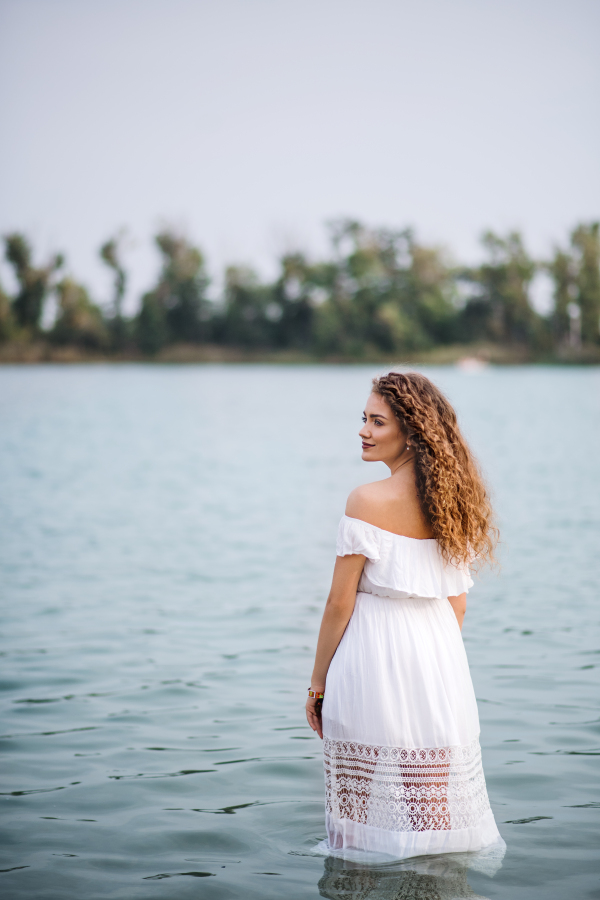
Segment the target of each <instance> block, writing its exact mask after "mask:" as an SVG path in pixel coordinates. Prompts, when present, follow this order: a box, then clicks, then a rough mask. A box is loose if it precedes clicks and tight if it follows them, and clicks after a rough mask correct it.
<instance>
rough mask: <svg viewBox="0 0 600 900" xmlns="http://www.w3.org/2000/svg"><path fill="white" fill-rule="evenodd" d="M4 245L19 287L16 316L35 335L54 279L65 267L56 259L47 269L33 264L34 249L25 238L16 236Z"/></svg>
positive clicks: (15, 301) (14, 303)
mask: <svg viewBox="0 0 600 900" xmlns="http://www.w3.org/2000/svg"><path fill="white" fill-rule="evenodd" d="M4 243H5V256H6V260H7V261H8V262H9V263H10V265H11V266H12V268H13V271H14V273H15V276H16V279H17V282H18V284H19V290H18V292H17V294H16V296H15V297H14V298H13V300H12V312H13V316H14V318H15V321H16V323H17V325H18V326H20V327H21V328H24V329H27V330H29V331H30V332H31V333H35V332H36V331H37V330H38V329H39V325H40V320H41V316H42V309H43V305H44V300H45V299H46V296H47V295H48V292H49V291H50V288H51V280H52V276H53V274H54V272H55V271H56V270H57V269H59V268H60V267H61V266H62V265H63V257H62V256H60V255H57V256H55V257H54V258H53V259H52V260H51V261H50V262H49V263H48V264H47V265H45V266H41V267H36V266H34V265H33V264H32V250H31V245H30V243H29V241H28V240H27V238H26V237H25V236H24V235H22V234H19V233H18V232H13V233H12V234H9V235H7V236H6V237H5V239H4Z"/></svg>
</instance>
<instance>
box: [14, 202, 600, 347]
mask: <svg viewBox="0 0 600 900" xmlns="http://www.w3.org/2000/svg"><path fill="white" fill-rule="evenodd" d="M599 229H600V223H598V222H591V223H582V224H579V225H578V226H577V227H576V228H574V229H573V230H572V232H571V233H570V235H569V237H568V240H567V241H566V242H565V243H564V245H563V246H561V247H556V248H555V250H554V252H553V254H552V255H551V257H550V258H549V259H545V260H536V259H534V258H533V257H532V256H531V255H530V254H529V253H528V251H527V250H526V247H525V244H524V241H523V238H522V236H521V235H520V234H519V233H518V232H511V233H509V234H507V235H504V236H501V235H498V234H495V233H494V232H492V231H487V232H485V233H484V234H483V236H482V239H481V240H482V249H483V262H482V263H481V264H480V265H477V266H463V265H457V264H456V263H454V262H452V261H451V260H449V259H448V258H447V257H446V255H445V253H444V251H443V250H441V249H440V248H438V247H434V246H426V245H424V244H423V243H421V242H420V241H418V240H417V238H416V236H415V234H414V232H413V231H412V230H411V229H404V230H400V231H394V230H389V229H384V228H368V227H366V226H365V225H363V224H361V223H360V222H357V221H352V220H340V221H336V222H334V223H331V224H330V225H329V234H330V251H329V253H328V255H327V258H326V259H322V260H310V259H308V258H307V257H306V256H305V255H304V254H302V253H288V254H286V255H284V256H282V258H281V259H280V261H279V271H278V274H277V276H276V278H275V279H274V280H272V281H268V282H267V281H264V280H261V279H260V278H259V276H258V275H257V274H256V272H255V271H254V270H252V269H251V268H248V267H245V266H229V267H228V268H227V269H226V271H225V273H224V281H223V284H224V287H223V291H222V295H221V296H220V297H219V298H218V299H217V300H215V299H209V294H208V288H209V284H210V279H209V276H208V273H207V267H206V261H205V258H204V255H203V253H202V252H201V250H200V249H199V248H198V247H196V246H194V244H193V243H192V242H190V241H189V239H188V238H187V237H185V236H184V235H182V234H180V233H178V232H176V231H174V230H163V231H161V232H160V233H159V234H157V235H156V237H155V239H154V240H155V245H156V249H157V252H158V253H159V255H160V259H161V266H160V271H159V275H158V279H157V282H156V284H155V285H154V286H153V287H152V288H151V289H150V290H149V291H147V292H146V293H145V294H143V296H142V297H141V298H140V299H139V304H138V311H137V312H136V314H135V315H131V316H127V315H125V314H124V311H123V301H124V297H125V293H126V289H127V281H128V277H127V268H126V264H125V257H126V253H125V246H124V240H123V236H122V235H117V236H116V237H113V238H111V239H110V240H108V241H106V243H104V244H103V245H102V247H101V248H100V250H99V254H100V258H101V259H102V261H103V262H104V263H105V265H106V266H108V268H109V269H110V270H111V272H112V275H113V289H112V296H111V297H109V298H106V299H105V300H104V302H102V303H98V302H94V300H93V299H92V298H91V297H90V294H89V292H88V290H87V289H86V287H84V285H83V284H81V283H80V282H79V281H77V279H75V278H74V277H73V276H72V275H69V274H66V271H65V268H66V264H65V258H64V256H63V255H61V254H58V255H55V256H53V257H52V258H51V259H49V260H48V261H47V262H45V263H41V264H40V263H36V262H35V256H34V251H33V248H32V246H31V243H30V241H29V240H28V239H27V237H26V236H25V235H24V234H21V233H18V232H15V233H11V234H7V235H5V236H4V238H3V241H4V254H5V258H6V261H7V263H8V264H9V265H10V266H11V267H12V270H13V273H14V276H15V283H16V285H17V287H16V290H15V291H14V293H13V295H12V296H9V294H8V293H7V292H6V291H5V290H3V288H2V285H0V342H7V341H19V342H28V341H29V342H31V341H36V340H41V339H43V340H46V341H48V342H52V343H54V344H57V345H71V346H77V347H80V348H83V349H88V350H90V351H101V352H103V353H105V354H115V355H127V354H137V355H140V354H142V355H143V356H145V357H154V356H156V355H157V354H159V353H160V351H161V350H163V348H165V347H168V346H169V345H172V344H182V343H184V344H198V345H205V344H212V345H220V346H224V347H234V348H240V349H243V350H252V351H277V350H294V351H299V352H301V353H304V354H307V355H310V356H315V357H320V358H327V357H331V358H336V357H337V358H347V359H361V358H366V357H368V356H369V355H382V354H401V353H411V352H415V351H422V350H428V349H431V348H434V347H437V346H440V345H451V344H461V345H465V344H476V343H478V342H484V341H485V342H491V343H496V344H499V345H505V346H511V347H521V348H525V349H527V350H528V352H529V353H530V354H531V355H532V356H537V357H538V358H543V357H547V358H551V357H552V356H560V355H561V354H562V355H563V356H569V355H570V356H572V357H573V358H576V357H577V355H578V354H579V355H581V354H582V353H584V352H585V351H586V348H587V350H591V351H593V352H596V350H597V348H598V347H599V346H600V231H599ZM539 272H545V273H546V274H547V275H548V276H549V278H550V279H551V284H552V305H551V309H550V310H549V311H548V312H547V313H546V314H541V313H540V312H538V311H536V309H535V308H534V306H533V304H532V302H531V285H532V281H533V279H534V277H535V276H536V274H537V273H539ZM52 296H53V297H54V299H55V301H56V310H57V312H56V317H55V320H54V321H53V323H52V324H51V325H50V326H48V327H47V328H45V329H44V328H43V326H42V322H43V316H44V306H45V304H46V303H47V302H48V300H49V298H50V297H52Z"/></svg>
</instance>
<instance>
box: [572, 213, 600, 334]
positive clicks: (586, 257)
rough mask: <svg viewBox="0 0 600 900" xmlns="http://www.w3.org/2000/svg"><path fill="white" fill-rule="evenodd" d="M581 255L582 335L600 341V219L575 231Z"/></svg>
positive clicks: (579, 298)
mask: <svg viewBox="0 0 600 900" xmlns="http://www.w3.org/2000/svg"><path fill="white" fill-rule="evenodd" d="M571 243H572V246H573V249H574V251H575V253H576V254H577V257H578V266H577V268H578V271H577V298H576V300H577V303H578V305H579V309H580V311H581V337H582V339H583V340H584V341H587V342H589V343H598V342H599V341H600V222H592V223H591V224H589V225H578V226H577V228H576V229H575V230H574V231H573V233H572V235H571Z"/></svg>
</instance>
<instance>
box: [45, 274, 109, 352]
mask: <svg viewBox="0 0 600 900" xmlns="http://www.w3.org/2000/svg"><path fill="white" fill-rule="evenodd" d="M56 295H57V298H58V315H57V317H56V322H55V324H54V327H53V329H52V331H51V338H52V340H54V341H55V342H56V343H57V344H77V345H79V346H81V347H87V348H89V349H96V350H97V349H100V348H103V347H105V346H106V344H107V340H108V334H107V330H106V326H105V324H104V320H103V317H102V312H101V310H100V309H99V307H98V306H96V305H95V304H94V303H92V301H91V300H90V297H89V294H88V292H87V291H86V289H85V288H84V287H83V285H81V284H78V282H76V281H75V280H74V279H73V278H69V277H67V278H63V279H62V281H60V282H59V283H58V284H57V285H56Z"/></svg>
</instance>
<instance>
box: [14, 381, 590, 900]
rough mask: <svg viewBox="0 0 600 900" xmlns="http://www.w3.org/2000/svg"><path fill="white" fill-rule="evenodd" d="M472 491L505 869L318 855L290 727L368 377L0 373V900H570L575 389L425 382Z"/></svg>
mask: <svg viewBox="0 0 600 900" xmlns="http://www.w3.org/2000/svg"><path fill="white" fill-rule="evenodd" d="M425 371H427V373H428V374H430V375H431V377H433V378H434V380H436V381H437V382H438V383H439V384H440V386H441V387H442V388H443V389H445V390H446V392H447V393H448V395H449V396H450V398H451V400H452V401H453V402H454V403H455V405H456V407H457V409H458V411H459V414H460V416H461V419H462V421H463V423H464V429H465V431H466V433H467V436H468V437H469V439H470V440H471V442H472V445H473V446H474V448H475V450H476V452H477V453H478V455H479V457H480V460H481V462H482V464H483V466H484V468H485V470H486V471H487V474H488V477H489V480H490V483H491V485H492V487H493V489H494V493H495V498H496V503H497V507H498V511H499V517H500V524H501V527H502V536H503V541H504V543H503V547H502V569H501V572H500V574H499V575H497V576H494V575H489V574H487V575H484V576H483V577H482V578H481V579H480V580H479V581H478V582H477V583H476V587H475V589H474V590H473V592H472V593H471V594H470V598H469V610H468V613H467V619H466V624H465V628H464V638H465V644H466V647H467V653H468V655H469V659H470V663H471V668H472V674H473V679H474V683H475V689H476V693H477V697H478V700H479V709H480V716H481V724H482V748H483V758H484V767H485V771H486V777H487V782H488V790H489V794H490V799H491V802H492V806H493V809H494V812H495V815H496V819H497V821H498V824H499V828H500V831H501V832H502V835H503V837H504V838H505V840H506V842H507V845H508V851H507V854H506V857H505V859H504V863H503V866H502V868H501V869H500V870H499V871H498V872H497V874H496V875H495V877H494V878H489V877H488V876H487V875H486V874H485V873H482V872H481V871H478V870H477V869H476V868H475V869H474V868H468V869H467V868H466V863H465V861H464V860H461V859H441V860H434V861H431V860H421V861H414V860H413V861H406V862H404V863H402V864H397V865H390V866H383V867H381V866H379V867H371V868H369V867H365V866H361V865H357V864H355V865H352V864H350V863H341V862H339V861H336V860H331V859H330V860H324V859H323V858H319V857H315V856H313V855H311V848H312V847H313V846H314V845H315V843H316V842H317V841H319V840H320V839H322V838H323V837H324V824H323V780H322V769H321V756H320V754H321V747H320V742H319V740H318V738H317V737H316V736H315V735H313V733H312V732H311V731H310V730H309V729H308V727H307V725H306V723H305V721H304V714H303V704H304V697H305V692H306V687H307V685H308V681H309V678H310V672H311V669H312V655H313V651H314V644H315V638H316V632H317V629H318V625H319V618H320V613H321V609H322V606H323V602H324V598H325V596H326V593H327V589H328V585H329V579H330V576H331V570H332V567H333V561H334V553H335V549H334V547H335V533H336V527H337V523H338V520H339V518H340V516H341V514H342V513H343V509H344V503H345V498H346V495H347V494H348V492H349V491H350V490H351V489H352V487H354V486H355V485H356V484H358V483H360V482H364V481H368V480H373V479H375V478H379V477H383V476H384V475H385V471H386V470H384V469H383V467H380V465H379V464H375V465H371V466H369V465H367V464H365V463H362V462H361V460H360V451H359V441H358V438H357V435H356V433H357V431H358V429H359V428H360V415H361V412H362V408H363V405H364V401H365V398H366V395H367V393H368V389H369V383H370V378H371V377H372V375H373V374H376V372H375V371H374V369H373V367H368V366H352V367H340V368H335V367H279V366H217V365H215V366H198V367H194V366H190V367H172V368H171V367H152V366H147V367H145V366H87V367H86V366H81V367H79V366H74V367H64V368H62V367H44V366H40V367H31V368H30V367H4V368H2V369H0V501H1V531H0V565H1V571H0V578H1V594H2V609H3V631H2V675H1V679H2V681H1V687H2V727H1V731H2V739H1V741H0V746H1V748H2V752H3V766H2V773H3V775H2V782H1V783H2V787H1V791H2V796H1V798H0V799H1V801H2V806H3V838H2V846H3V851H2V852H3V856H2V862H1V863H0V868H1V869H2V870H3V871H2V872H1V873H0V889H3V893H4V896H6V897H8V898H11V900H12V898H25V897H27V898H29V897H35V898H39V900H51V898H52V900H54V898H56V900H58V898H60V900H80V898H81V897H86V898H123V900H136V898H143V900H146V898H168V900H179V898H188V897H190V898H191V897H199V898H206V900H221V898H223V900H225V898H256V900H259V898H260V900H262V898H284V897H285V898H288V897H289V898H293V900H304V898H317V897H319V896H323V897H329V898H338V897H340V898H341V897H345V898H356V900H358V898H361V900H363V898H368V897H372V900H382V898H389V900H392V898H398V897H402V898H404V900H410V898H415V900H416V898H420V900H423V898H426V900H438V898H450V897H452V898H462V897H464V898H467V897H474V896H480V897H481V896H483V897H487V898H496V897H499V898H500V897H501V898H511V900H513V898H540V900H541V898H544V900H563V898H564V897H567V896H568V897H573V898H592V897H598V896H599V893H598V888H599V877H600V866H599V863H598V836H599V827H598V826H599V822H600V786H599V782H600V778H599V775H598V762H599V760H598V757H599V756H600V714H599V705H600V704H599V692H598V682H599V678H598V675H599V667H600V627H599V617H600V616H599V610H600V606H599V593H600V592H599V584H598V556H599V553H598V549H599V548H598V543H599V541H598V534H599V533H600V532H599V526H600V521H599V519H600V513H599V504H598V498H599V496H600V467H599V466H598V447H599V446H600V425H599V422H600V416H599V412H600V409H599V407H600V373H599V372H598V371H597V370H593V369H575V368H572V369H558V368H512V369H488V370H485V371H482V372H480V373H466V372H461V371H459V370H454V369H445V368H440V369H428V370H425Z"/></svg>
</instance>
